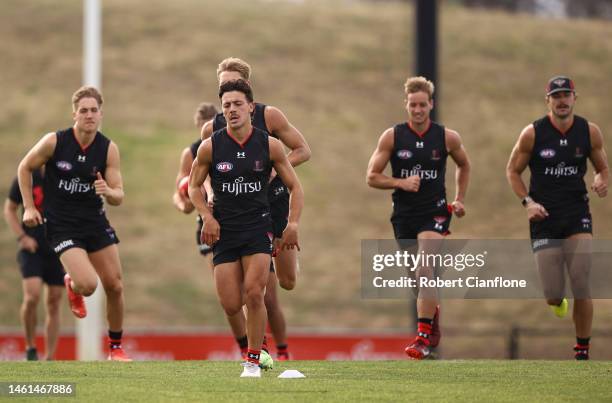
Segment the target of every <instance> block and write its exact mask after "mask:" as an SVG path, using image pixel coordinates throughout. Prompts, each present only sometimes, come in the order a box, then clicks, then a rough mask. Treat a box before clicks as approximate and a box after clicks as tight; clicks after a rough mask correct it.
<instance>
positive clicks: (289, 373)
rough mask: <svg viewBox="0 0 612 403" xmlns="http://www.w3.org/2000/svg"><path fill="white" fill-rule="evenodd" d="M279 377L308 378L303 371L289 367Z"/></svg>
mask: <svg viewBox="0 0 612 403" xmlns="http://www.w3.org/2000/svg"><path fill="white" fill-rule="evenodd" d="M278 377H279V378H285V379H289V378H306V376H305V375H304V374H303V373H301V372H300V371H298V370H297V369H287V370H285V371H283V373H282V374H280V375H279V376H278Z"/></svg>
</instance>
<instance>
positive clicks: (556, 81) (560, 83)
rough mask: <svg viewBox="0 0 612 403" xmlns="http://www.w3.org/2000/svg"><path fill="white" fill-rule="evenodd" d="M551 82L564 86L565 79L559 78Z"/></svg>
mask: <svg viewBox="0 0 612 403" xmlns="http://www.w3.org/2000/svg"><path fill="white" fill-rule="evenodd" d="M553 84H555V85H556V86H557V87H564V86H565V80H564V79H562V78H559V79H557V80H555V81H553Z"/></svg>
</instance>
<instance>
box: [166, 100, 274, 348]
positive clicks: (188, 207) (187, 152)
mask: <svg viewBox="0 0 612 403" xmlns="http://www.w3.org/2000/svg"><path fill="white" fill-rule="evenodd" d="M217 113H218V110H217V108H216V107H215V106H214V105H213V104H211V103H208V102H203V103H201V104H200V105H198V108H197V110H196V113H195V116H194V123H195V125H196V127H197V128H198V130H201V129H202V126H203V125H204V123H206V122H208V121H209V120H211V119H212V118H214V117H215V115H216V114H217ZM201 143H202V140H201V139H198V140H197V141H195V142H193V143H192V144H191V146H189V147H186V148H185V149H184V150H183V151H182V153H181V158H180V163H179V170H178V173H177V176H176V188H175V189H176V190H175V192H174V194H173V196H172V200H173V203H174V206H175V207H176V208H177V209H178V210H179V211H181V212H183V213H185V214H189V213H191V212H192V211H193V210H194V207H193V204H192V203H191V200H189V195H188V194H187V192H186V191H185V190H184V189H181V188H179V186H180V182H181V179H183V178H185V177H186V176H189V173H190V172H191V165H192V164H193V160H194V159H195V157H196V154H197V152H198V148H199V147H200V144H201ZM210 205H211V206H212V203H210ZM197 222H198V226H197V230H196V242H197V244H198V250H199V251H200V254H201V255H202V256H204V257H205V258H206V260H207V261H208V264H209V265H210V267H211V269H212V267H213V262H212V248H211V247H210V246H209V245H207V244H205V243H204V242H202V239H201V237H200V234H201V233H202V226H203V223H202V217H200V215H198V216H197ZM271 281H274V282H275V281H276V279H275V278H271ZM272 289H274V290H275V289H276V284H275V283H271V282H269V283H268V286H267V288H266V295H268V294H269V293H270V292H271V291H270V290H272ZM267 304H268V298H266V308H268V305H267ZM278 309H280V307H279V308H278ZM281 314H282V312H281ZM271 316H273V315H272V314H271V312H270V309H268V317H271ZM226 317H227V321H228V323H229V325H230V328H231V329H232V333H233V335H234V338H235V339H236V343H237V344H238V348H239V349H240V353H241V355H242V356H243V357H246V354H247V350H248V341H247V336H246V319H245V316H244V312H243V311H242V310H241V311H239V312H238V313H236V314H235V315H232V316H226ZM281 318H282V319H283V322H282V323H283V325H284V318H283V317H282V316H281ZM283 330H284V327H283Z"/></svg>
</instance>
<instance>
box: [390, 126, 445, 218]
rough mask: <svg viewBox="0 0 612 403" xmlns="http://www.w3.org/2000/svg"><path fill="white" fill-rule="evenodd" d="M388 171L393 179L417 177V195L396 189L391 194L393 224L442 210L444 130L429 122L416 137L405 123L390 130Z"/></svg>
mask: <svg viewBox="0 0 612 403" xmlns="http://www.w3.org/2000/svg"><path fill="white" fill-rule="evenodd" d="M393 129H394V140H393V152H392V154H391V168H392V170H393V177H394V178H407V177H409V176H413V175H418V176H419V177H420V178H421V183H420V186H419V191H418V192H406V191H403V190H400V189H396V190H395V191H394V192H393V215H392V216H391V221H392V222H396V221H400V220H402V219H405V218H407V217H415V216H425V215H429V214H436V213H438V212H439V211H440V210H442V209H444V210H446V208H447V207H446V186H445V183H444V178H445V173H446V157H447V156H448V152H447V150H446V141H445V135H444V126H441V125H439V124H437V123H434V122H431V125H430V126H429V128H428V129H427V130H426V131H425V132H424V133H421V134H419V133H417V132H415V131H414V130H412V129H411V128H410V126H409V125H408V123H400V124H398V125H396V126H395V127H394V128H393Z"/></svg>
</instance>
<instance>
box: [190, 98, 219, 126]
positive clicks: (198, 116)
mask: <svg viewBox="0 0 612 403" xmlns="http://www.w3.org/2000/svg"><path fill="white" fill-rule="evenodd" d="M217 113H219V111H218V110H217V107H216V106H215V105H213V104H211V103H210V102H202V103H201V104H200V105H198V109H196V111H195V115H193V123H194V124H195V125H196V127H198V128H200V127H202V125H204V123H206V122H208V121H209V120H210V119H212V118H214V117H215V115H216V114H217Z"/></svg>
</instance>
